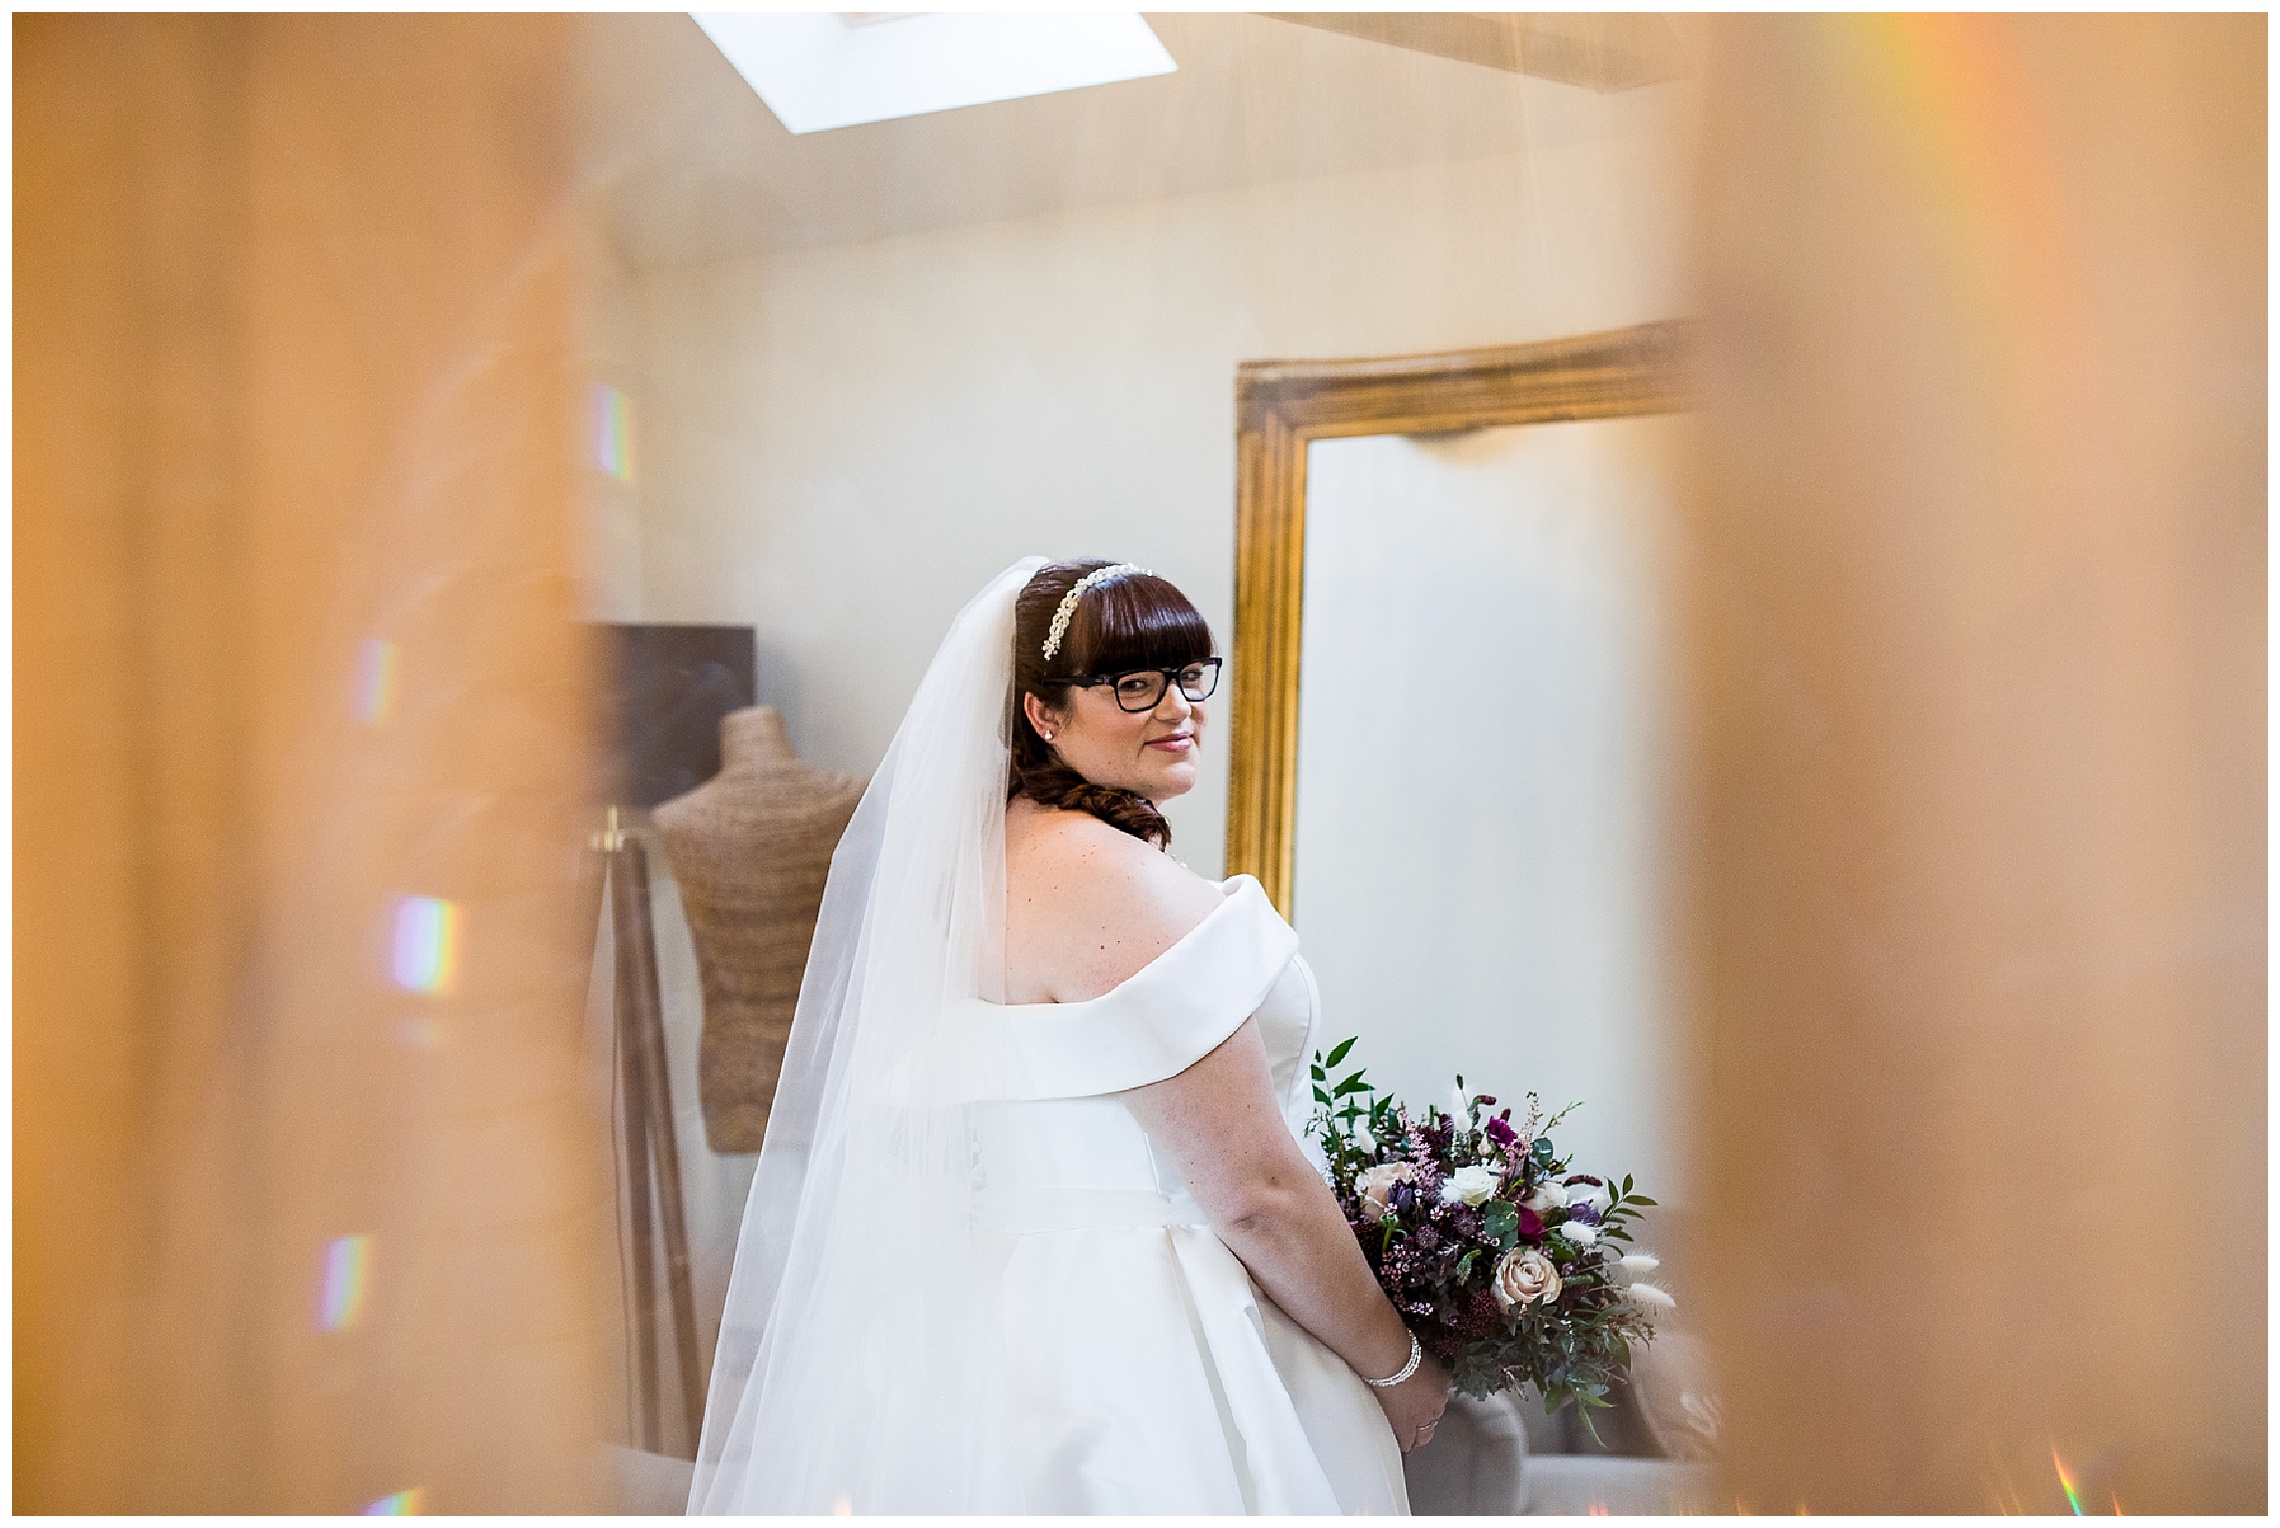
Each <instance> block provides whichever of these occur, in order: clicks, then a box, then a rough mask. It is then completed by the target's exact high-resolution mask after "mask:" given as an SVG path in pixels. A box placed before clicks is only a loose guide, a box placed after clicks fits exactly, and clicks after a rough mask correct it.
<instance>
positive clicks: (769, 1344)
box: [689, 557, 1045, 1512]
mask: <svg viewBox="0 0 2280 1528" xmlns="http://www.w3.org/2000/svg"><path fill="white" fill-rule="evenodd" d="M1044 562H1045V560H1044V559H1043V558H1039V557H1031V558H1024V559H1023V560H1022V561H1020V562H1017V563H1015V564H1014V565H1013V566H1012V567H1010V568H1008V569H1006V570H1005V571H1004V572H1003V573H1000V574H999V575H998V576H997V577H996V578H994V579H992V580H991V581H990V583H989V585H988V587H986V588H985V589H983V590H982V592H981V593H980V594H978V595H976V596H975V597H974V598H973V600H972V601H971V602H969V603H968V604H967V606H966V608H965V609H964V610H962V611H960V612H959V614H958V617H957V619H956V620H955V621H953V622H952V623H951V626H950V632H949V635H948V636H946V637H945V638H944V639H943V641H942V646H941V647H940V649H939V650H937V651H936V653H935V655H934V661H933V663H932V664H931V665H929V666H928V668H927V671H926V677H925V678H924V679H923V680H922V681H921V682H920V684H919V687H918V693H917V695H916V696H915V697H914V698H913V699H912V701H911V705H910V710H909V711H908V712H907V713H906V714H905V715H904V717H903V722H902V726H901V727H900V728H899V729H898V730H897V731H896V733H895V738H894V742H893V744H892V745H891V746H890V747H889V748H888V749H887V755H886V758H885V760H884V761H883V762H882V763H881V764H880V766H879V769H878V772H877V773H876V774H875V775H874V776H873V777H872V780H871V785H870V788H869V790H867V791H866V792H865V793H864V796H863V800H862V804H861V805H860V806H858V807H857V808H856V809H855V815H854V819H853V820H852V821H851V822H850V823H849V825H848V828H847V833H846V836H845V837H844V838H842V839H841V841H840V844H839V848H838V851H837V852H836V853H835V854H834V855H833V856H832V861H831V879H830V881H829V883H828V884H827V886H826V888H825V890H824V894H823V905H822V909H821V912H820V914H819V915H818V918H817V921H816V930H815V942H814V944H813V945H812V947H811V948H810V951H809V954H808V964H807V973H806V976H805V977H804V979H803V980H802V982H801V984H800V997H799V1006H798V1008H797V1010H796V1011H795V1015H794V1018H793V1021H792V1033H791V1043H790V1047H789V1049H788V1051H787V1053H786V1055H785V1058H784V1069H783V1075H782V1080H781V1081H780V1082H779V1083H778V1085H777V1090H776V1099H775V1105H774V1109H773V1111H772V1113H771V1114H770V1116H769V1120H768V1133H767V1137H766V1139H765V1141H764V1142H763V1144H762V1146H761V1150H760V1161H759V1166H758V1168H757V1170H756V1172H755V1174H754V1177H753V1183H752V1193H751V1197H750V1199H749V1200H748V1201H747V1202H746V1206H745V1212H744V1224H743V1229H742V1231H741V1233H740V1235H739V1239H738V1243H737V1251H736V1267H735V1271H734V1273H733V1274H732V1275H731V1277H730V1280H729V1287H728V1301H727V1306H726V1309H725V1311H724V1313H723V1316H722V1320H721V1329H720V1346H719V1349H718V1351H717V1353H716V1355H715V1357H714V1361H713V1374H712V1390H711V1395H710V1397H709V1400H708V1402H707V1405H706V1408H705V1425H704V1436H703V1438H702V1440H701V1442H700V1444H699V1446H698V1449H697V1464H696V1475H695V1478H694V1481H693V1483H692V1485H691V1488H690V1492H689V1510H690V1511H691V1512H830V1511H833V1510H840V1511H859V1512H911V1511H934V1512H944V1511H948V1512H955V1511H959V1510H961V1509H962V1508H963V1507H965V1506H966V1505H967V1504H968V1503H970V1502H972V1501H974V1500H975V1499H976V1497H975V1490H974V1486H975V1482H976V1481H977V1480H978V1479H979V1478H981V1477H980V1474H979V1472H981V1471H984V1470H986V1469H988V1468H989V1463H988V1460H987V1458H986V1457H985V1456H986V1453H987V1445H988V1440H987V1439H986V1438H984V1437H982V1436H980V1435H979V1434H980V1432H981V1430H982V1429H981V1427H980V1421H981V1419H982V1418H983V1417H984V1416H985V1415H986V1414H987V1412H988V1410H989V1408H988V1407H987V1406H986V1405H985V1404H984V1392H985V1390H986V1387H987V1386H988V1385H989V1384H990V1382H991V1380H990V1376H991V1374H992V1372H993V1370H992V1367H991V1365H990V1364H989V1363H988V1358H989V1355H988V1354H987V1353H984V1352H981V1351H978V1347H979V1345H980V1341H981V1339H980V1338H979V1336H978V1333H979V1331H980V1329H981V1328H982V1326H983V1325H984V1323H983V1322H981V1321H979V1320H977V1319H975V1318H976V1317H977V1316H978V1315H979V1314H980V1313H981V1312H982V1311H984V1310H985V1309H986V1308H987V1302H988V1300H989V1297H990V1296H989V1289H988V1283H989V1280H988V1274H987V1270H986V1269H985V1268H984V1267H983V1266H982V1259H981V1257H980V1255H979V1254H978V1253H977V1251H976V1248H975V1245H974V1241H973V1238H972V1237H971V1235H970V1231H969V1226H970V1211H971V1207H972V1194H973V1189H974V1183H973V1158H972V1146H971V1136H970V1132H969V1129H968V1121H967V1118H966V1109H965V1107H964V1106H962V1105H959V1104H955V1103H945V1102H943V1101H941V1100H940V1099H939V1098H938V1097H935V1096H931V1095H930V1089H929V1078H928V1076H927V1075H926V1073H927V1069H926V1067H925V1066H924V1064H923V1062H922V1059H921V1058H923V1057H924V1056H925V1055H927V1054H929V1053H930V1052H932V1051H933V1050H934V1048H935V1047H936V1046H938V1045H940V1044H941V1043H942V1037H941V1035H940V1033H939V1030H940V1026H941V1024H942V1023H943V1021H944V1016H945V1013H946V1011H947V1010H948V1008H949V1006H950V1004H951V1003H953V1002H954V1001H956V1000H958V999H962V998H974V997H980V998H987V999H990V1000H993V1001H1002V999H1003V991H1002V986H1003V980H1004V930H1005V791H1006V778H1007V773H1006V772H1007V768H1008V758H1009V755H1008V749H1007V736H1006V730H1005V729H1006V727H1007V726H1008V724H1009V720H1010V708H1009V705H1008V696H1009V692H1010V689H1011V685H1012V645H1013V619H1014V615H1013V607H1014V597H1015V596H1016V595H1017V594H1018V593H1019V592H1020V591H1021V588H1022V586H1023V585H1024V584H1026V583H1027V582H1028V581H1029V579H1030V577H1031V575H1033V574H1034V573H1035V572H1036V571H1037V569H1039V568H1040V567H1042V566H1044Z"/></svg>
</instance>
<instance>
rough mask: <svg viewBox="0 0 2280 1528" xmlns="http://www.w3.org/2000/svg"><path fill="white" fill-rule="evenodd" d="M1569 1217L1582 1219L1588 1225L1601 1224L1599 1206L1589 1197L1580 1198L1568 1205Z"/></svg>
mask: <svg viewBox="0 0 2280 1528" xmlns="http://www.w3.org/2000/svg"><path fill="white" fill-rule="evenodd" d="M1568 1219H1570V1220H1580V1221H1582V1222H1583V1223H1584V1224H1585V1225H1587V1226H1595V1225H1597V1224H1599V1210H1598V1207H1597V1206H1595V1205H1594V1204H1592V1202H1591V1201H1590V1200H1588V1199H1579V1200H1577V1201H1576V1202H1574V1203H1573V1204H1570V1205H1569V1206H1568Z"/></svg>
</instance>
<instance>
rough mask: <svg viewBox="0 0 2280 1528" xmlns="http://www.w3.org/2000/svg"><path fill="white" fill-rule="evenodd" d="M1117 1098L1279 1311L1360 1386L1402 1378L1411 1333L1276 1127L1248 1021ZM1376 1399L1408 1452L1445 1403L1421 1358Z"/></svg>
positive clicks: (1263, 1059)
mask: <svg viewBox="0 0 2280 1528" xmlns="http://www.w3.org/2000/svg"><path fill="white" fill-rule="evenodd" d="M1122 1096H1123V1098H1124V1100H1125V1102H1126V1103H1127V1104H1128V1105H1129V1106H1130V1107H1131V1109H1132V1113H1133V1117H1134V1118H1136V1119H1138V1120H1139V1122H1140V1125H1141V1128H1143V1129H1144V1130H1146V1131H1147V1132H1148V1135H1149V1138H1150V1139H1151V1140H1153V1141H1154V1142H1155V1143H1156V1144H1157V1146H1158V1147H1159V1148H1160V1149H1161V1150H1162V1151H1163V1152H1164V1154H1165V1155H1166V1156H1168V1157H1170V1158H1171V1159H1172V1161H1173V1163H1174V1164H1175V1165H1176V1166H1177V1167H1178V1169H1179V1172H1180V1176H1181V1178H1183V1179H1184V1180H1185V1181H1186V1183H1187V1185H1188V1191H1189V1192H1190V1193H1191V1194H1193V1195H1194V1196H1195V1200H1196V1203H1198V1204H1199V1205H1201V1206H1202V1207H1203V1211H1204V1213H1205V1214H1206V1215H1208V1216H1210V1217H1211V1224H1212V1229H1214V1230H1216V1231H1217V1232H1218V1233H1219V1236H1220V1239H1221V1240H1222V1241H1224V1242H1226V1243H1227V1246H1228V1249H1229V1250H1230V1251H1232V1252H1233V1253H1234V1254H1235V1255H1236V1256H1237V1257H1238V1258H1241V1259H1242V1261H1243V1266H1244V1267H1246V1268H1248V1269H1250V1271H1251V1276H1252V1277H1253V1278H1254V1279H1256V1280H1258V1282H1259V1287H1260V1288H1262V1289H1264V1290H1265V1291H1266V1293H1267V1295H1268V1297H1269V1298H1271V1299H1272V1300H1273V1301H1274V1302H1275V1304H1277V1305H1279V1306H1281V1307H1282V1308H1283V1310H1284V1311H1285V1312H1287V1313H1288V1314H1289V1315H1290V1317H1291V1319H1292V1320H1294V1321H1296V1322H1297V1323H1298V1324H1299V1325H1300V1326H1303V1327H1305V1328H1306V1329H1307V1330H1308V1331H1309V1332H1312V1333H1313V1334H1314V1335H1315V1336H1316V1337H1317V1338H1319V1339H1321V1341H1322V1344H1323V1346H1325V1347H1327V1348H1329V1349H1330V1351H1331V1352H1333V1353H1336V1354H1337V1355H1338V1356H1339V1357H1340V1358H1343V1359H1344V1360H1345V1361H1346V1362H1347V1363H1348V1364H1349V1365H1351V1366H1352V1367H1353V1369H1354V1371H1355V1372H1356V1373H1358V1374H1360V1375H1362V1376H1363V1377H1365V1378H1368V1379H1382V1378H1384V1377H1385V1376H1387V1375H1390V1374H1395V1373H1398V1372H1399V1371H1400V1369H1401V1367H1402V1365H1404V1364H1406V1363H1407V1362H1408V1361H1409V1329H1408V1328H1407V1327H1406V1326H1404V1325H1403V1324H1402V1321H1401V1317H1400V1315H1399V1313H1397V1312H1396V1311H1395V1310H1394V1308H1393V1303H1392V1302H1391V1301H1390V1300H1388V1299H1387V1298H1386V1297H1385V1293H1384V1291H1383V1290H1381V1289H1379V1288H1378V1283H1377V1279H1376V1277H1375V1276H1374V1275H1373V1274H1372V1273H1371V1272H1370V1266H1369V1264H1368V1263H1367V1262H1366V1261H1364V1260H1363V1257H1362V1251H1361V1248H1360V1247H1358V1246H1356V1245H1355V1244H1354V1233H1353V1232H1352V1231H1350V1230H1349V1229H1347V1226H1346V1218H1345V1216H1344V1214H1343V1213H1341V1212H1340V1210H1339V1208H1338V1201H1337V1199H1336V1198H1335V1197H1333V1196H1332V1194H1331V1192H1330V1186H1329V1185H1328V1184H1326V1183H1324V1182H1323V1181H1322V1175H1321V1174H1320V1173H1318V1172H1316V1171H1315V1169H1314V1164H1313V1163H1311V1162H1309V1161H1307V1159H1306V1156H1305V1154H1304V1153H1303V1152H1301V1151H1300V1150H1299V1147H1298V1143H1297V1142H1296V1141H1295V1140H1293V1139H1292V1138H1291V1134H1290V1128H1289V1126H1288V1125H1286V1124H1285V1123H1284V1122H1283V1117H1282V1112H1281V1110H1280V1109H1278V1108H1277V1107H1276V1104H1275V1096H1274V1084H1273V1081H1272V1078H1271V1075H1270V1073H1269V1069H1268V1066H1267V1052H1266V1046H1265V1044H1264V1043H1263V1042H1262V1041H1261V1040H1260V1038H1259V1029H1258V1025H1257V1023H1256V1022H1254V1021H1252V1020H1248V1019H1246V1020H1245V1021H1244V1022H1243V1026H1242V1028H1240V1029H1238V1030H1236V1031H1235V1033H1234V1034H1232V1035H1230V1036H1229V1037H1228V1038H1227V1039H1226V1040H1225V1041H1223V1042H1222V1043H1221V1044H1220V1046H1219V1048H1218V1049H1216V1050H1214V1051H1212V1052H1211V1054H1209V1055H1208V1056H1205V1057H1204V1058H1203V1059H1202V1060H1201V1061H1198V1062H1197V1063H1196V1064H1195V1065H1193V1066H1191V1067H1189V1068H1188V1069H1187V1070H1186V1071H1184V1072H1182V1073H1180V1074H1179V1075H1178V1076H1176V1077H1170V1078H1166V1079H1165V1080H1164V1081H1162V1082H1158V1083H1152V1084H1150V1085H1149V1086H1147V1087H1144V1088H1135V1089H1134V1090H1133V1091H1131V1092H1129V1093H1126V1094H1124V1095H1122ZM1373 1393H1374V1394H1375V1395H1376V1396H1377V1398H1378V1403H1379V1404H1380V1405H1381V1406H1383V1407H1384V1408H1385V1414H1386V1420H1387V1421H1389V1422H1390V1423H1392V1425H1393V1435H1394V1437H1395V1439H1396V1440H1398V1441H1399V1442H1400V1444H1401V1448H1402V1451H1403V1452H1404V1453H1406V1452H1408V1451H1409V1450H1410V1449H1411V1448H1412V1447H1414V1446H1415V1445H1416V1444H1417V1442H1418V1441H1419V1436H1418V1435H1419V1431H1420V1430H1421V1429H1422V1428H1424V1427H1426V1426H1427V1425H1428V1424H1430V1423H1432V1422H1433V1421H1434V1420H1436V1419H1437V1418H1438V1417H1439V1416H1440V1414H1441V1409H1442V1407H1443V1406H1445V1405H1446V1404H1447V1403H1448V1393H1449V1379H1448V1374H1447V1372H1446V1371H1444V1370H1443V1369H1442V1368H1441V1366H1440V1365H1439V1364H1437V1363H1435V1362H1434V1361H1433V1360H1432V1359H1431V1358H1427V1359H1426V1360H1425V1361H1424V1362H1423V1363H1422V1364H1420V1365H1419V1366H1418V1369H1417V1372H1416V1374H1414V1375H1413V1376H1411V1377H1410V1378H1409V1379H1407V1380H1405V1381H1403V1382H1402V1383H1401V1384H1398V1385H1394V1386H1392V1387H1390V1388H1388V1389H1384V1390H1378V1391H1375V1392H1373Z"/></svg>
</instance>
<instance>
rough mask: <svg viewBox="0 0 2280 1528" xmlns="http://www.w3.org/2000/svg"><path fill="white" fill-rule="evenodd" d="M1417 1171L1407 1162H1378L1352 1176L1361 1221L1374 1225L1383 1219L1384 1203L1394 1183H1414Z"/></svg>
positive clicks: (1389, 1195) (1390, 1193)
mask: <svg viewBox="0 0 2280 1528" xmlns="http://www.w3.org/2000/svg"><path fill="white" fill-rule="evenodd" d="M1416 1178H1417V1169H1416V1168H1414V1167H1411V1166H1410V1165H1409V1164H1408V1163H1407V1162H1380V1163H1379V1164H1378V1165H1377V1166H1375V1167H1365V1168H1363V1169H1362V1170H1361V1171H1360V1172H1358V1173H1356V1174H1355V1175H1354V1192H1355V1193H1357V1194H1359V1195H1360V1196H1361V1199H1362V1219H1364V1220H1366V1221H1368V1222H1369V1223H1370V1224H1371V1225H1373V1226H1374V1225H1376V1224H1377V1223H1378V1222H1379V1221H1381V1220H1383V1219H1385V1202H1386V1200H1387V1199H1388V1198H1389V1197H1391V1195H1392V1193H1393V1186H1394V1185H1395V1184H1396V1183H1411V1182H1414V1181H1416Z"/></svg>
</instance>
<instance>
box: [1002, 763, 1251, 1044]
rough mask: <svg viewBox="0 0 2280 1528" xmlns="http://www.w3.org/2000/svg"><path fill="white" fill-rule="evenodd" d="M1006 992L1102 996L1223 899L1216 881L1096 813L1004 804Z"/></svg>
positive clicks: (1017, 997) (1019, 998) (1026, 996)
mask: <svg viewBox="0 0 2280 1528" xmlns="http://www.w3.org/2000/svg"><path fill="white" fill-rule="evenodd" d="M1005 826H1006V951H1005V953H1006V985H1007V993H1006V996H1007V998H1008V999H1009V1000H1010V1001H1013V1002H1061V1003H1072V1002H1081V1001H1083V1000H1085V999H1087V998H1093V997H1098V996H1100V994H1102V993H1104V992H1106V991H1108V990H1109V989H1110V988H1112V987H1114V986H1116V985H1118V984H1119V983H1121V982H1123V981H1125V980H1126V979H1127V978H1129V977H1131V976H1132V975H1133V973H1135V972H1137V971H1138V970H1140V968H1141V967H1143V966H1145V965H1147V964H1148V962H1150V961H1152V960H1154V959H1155V958H1156V957H1157V956H1158V955H1161V954H1162V953H1163V952H1164V951H1165V950H1168V949H1170V948H1171V947H1172V946H1173V945H1174V944H1176V943H1177V942H1178V941H1179V940H1180V938H1181V937H1182V936H1183V935H1185V934H1186V933H1187V932H1188V931H1189V930H1191V929H1193V928H1194V927H1195V926H1196V925H1197V924H1199V923H1201V922H1202V921H1203V920H1204V919H1205V918H1207V917H1209V916H1210V915H1211V913H1212V911H1213V910H1214V909H1215V908H1217V907H1218V906H1219V905H1220V902H1221V901H1222V893H1221V892H1220V889H1219V887H1218V886H1216V885H1214V884H1213V883H1212V882H1210V881H1207V880H1205V879H1204V878H1203V877H1201V876H1199V875H1196V874H1195V873H1194V872H1192V871H1190V870H1188V869H1187V868H1186V867H1185V866H1183V865H1181V864H1180V863H1179V862H1178V861H1176V860H1174V859H1173V858H1172V857H1171V856H1170V855H1168V854H1166V853H1164V852H1163V851H1162V850H1160V849H1158V848H1157V847H1156V846H1155V845H1153V844H1150V843H1146V842H1143V841H1142V840H1140V839H1137V838H1134V837H1133V836H1132V835H1131V834H1129V833H1125V832H1121V831H1119V830H1118V829H1116V828H1113V827H1111V826H1109V824H1107V823H1105V822H1102V821H1101V820H1100V819H1099V818H1097V817H1095V816H1093V815H1092V814H1091V813H1089V812H1069V811H1061V810H1057V809H1055V808H1051V807H1040V806H1037V805H1035V804H1034V803H1031V802H1027V801H1019V800H1017V801H1014V802H1012V803H1009V804H1008V806H1007V808H1006V825H1005Z"/></svg>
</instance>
